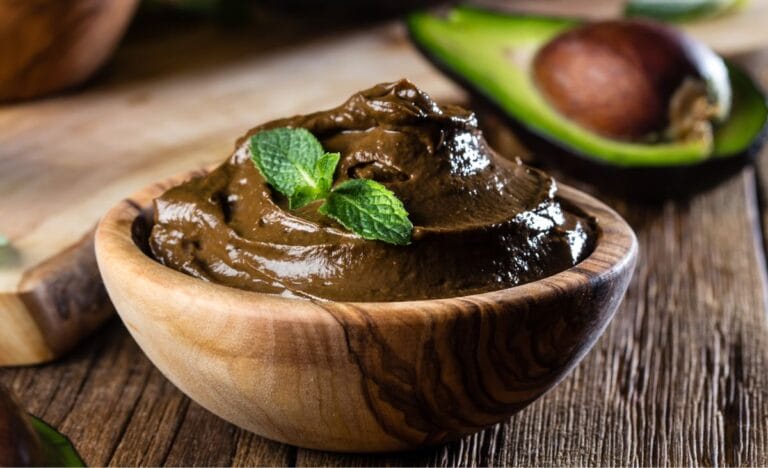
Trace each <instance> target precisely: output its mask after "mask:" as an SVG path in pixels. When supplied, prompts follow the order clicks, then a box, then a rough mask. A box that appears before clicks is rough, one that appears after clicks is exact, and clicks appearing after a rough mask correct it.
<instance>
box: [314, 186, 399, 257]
mask: <svg viewBox="0 0 768 468" xmlns="http://www.w3.org/2000/svg"><path fill="white" fill-rule="evenodd" d="M318 211H319V212H320V214H324V215H326V216H330V217H331V218H333V219H335V220H336V221H338V222H339V223H340V224H341V225H342V226H344V227H345V228H347V229H349V230H350V231H353V232H354V233H356V234H358V235H360V236H361V237H363V238H364V239H374V240H383V241H385V242H389V243H390V244H396V245H408V244H410V243H411V232H412V231H413V224H411V220H409V219H408V212H407V211H405V207H404V206H403V203H402V202H401V201H400V200H398V199H397V197H396V196H395V194H394V193H392V191H391V190H389V189H388V188H386V187H384V186H383V185H381V184H380V183H378V182H376V181H375V180H370V179H350V180H347V181H345V182H342V183H341V184H339V185H338V186H337V187H335V188H334V189H333V191H331V193H330V194H329V195H328V198H326V200H325V202H324V203H323V204H322V205H320V208H318Z"/></svg>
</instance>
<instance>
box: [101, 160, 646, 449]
mask: <svg viewBox="0 0 768 468" xmlns="http://www.w3.org/2000/svg"><path fill="white" fill-rule="evenodd" d="M192 175H200V172H197V173H195V174H187V175H186V176H185V177H177V178H172V179H169V180H167V181H165V182H164V183H160V184H156V185H152V186H150V187H148V188H146V189H144V190H142V191H140V192H138V193H136V194H135V195H133V196H132V197H131V198H129V199H126V200H124V201H122V202H121V203H120V204H119V205H117V206H115V207H114V208H112V210H110V211H109V212H108V213H107V214H106V215H105V216H104V218H103V219H102V220H101V222H100V223H99V225H98V228H97V230H96V256H97V260H98V264H99V268H100V270H101V274H102V276H103V279H104V284H105V285H106V288H107V291H108V292H109V295H110V297H111V299H112V301H113V303H114V305H115V307H116V309H117V311H118V313H119V314H120V317H121V318H122V320H123V321H124V322H125V325H126V327H127V328H128V330H129V331H130V333H131V334H132V335H133V337H134V338H135V339H136V341H137V342H138V344H139V345H140V346H141V348H142V349H143V350H144V352H145V353H146V354H147V356H149V358H150V359H151V360H152V362H153V363H154V364H155V365H156V366H157V367H158V368H159V369H160V370H161V371H162V372H163V374H165V376H166V377H168V379H170V380H171V381H172V382H173V383H174V384H175V385H176V386H178V387H179V388H180V389H181V390H182V391H183V392H185V393H186V394H187V395H189V396H190V397H191V398H192V399H193V400H195V401H196V402H198V403H199V404H201V405H202V406H203V407H205V408H207V409H208V410H210V411H212V412H213V413H215V414H217V415H219V416H221V417H222V418H224V419H226V420H227V421H230V422H232V423H234V424H236V425H238V426H240V427H243V428H245V429H248V430H250V431H253V432H255V433H257V434H259V435H262V436H264V437H268V438H270V439H274V440H278V441H281V442H285V443H289V444H294V445H299V446H302V447H308V448H314V449H324V450H333V451H349V452H373V451H394V450H404V449H412V448H416V447H419V446H423V445H430V444H438V443H442V442H445V441H450V440H454V439H457V438H459V437H461V436H463V435H465V434H468V433H472V432H476V431H479V430H481V429H483V428H484V427H487V426H489V425H492V424H495V423H498V422H501V421H504V420H505V419H507V418H508V417H509V416H510V415H511V414H513V413H515V412H517V411H519V410H521V409H522V408H524V407H526V406H527V405H529V404H530V403H531V402H533V401H534V400H536V399H537V398H538V397H540V396H541V395H542V394H544V393H545V392H546V391H547V390H549V389H550V388H552V387H553V386H554V385H555V384H557V383H558V382H559V381H560V380H561V379H562V378H563V377H564V376H565V375H566V374H567V373H568V371H569V370H570V369H571V368H573V367H574V366H575V365H576V363H578V362H579V360H580V359H581V358H582V357H583V356H584V354H585V353H586V352H587V351H588V350H589V349H590V348H591V347H592V345H593V344H594V343H595V341H596V340H597V338H598V337H599V336H600V334H601V333H602V332H603V330H604V329H605V327H606V325H607V324H608V322H609V321H610V320H611V318H612V316H613V314H614V312H615V310H616V308H617V306H618V305H619V302H620V301H621V299H622V297H623V295H624V292H625V291H626V288H627V284H628V283H629V280H630V277H631V276H632V271H633V269H634V264H635V260H636V257H637V240H636V238H635V235H634V233H633V232H632V229H631V228H630V227H629V226H628V225H627V224H626V222H625V221H624V220H623V219H621V217H620V216H619V215H617V214H616V213H615V212H614V211H612V210H611V209H610V208H608V207H607V206H605V205H604V204H602V203H600V202H599V201H597V200H595V199H594V198H592V197H590V196H588V195H586V194H584V193H581V192H579V191H577V190H575V189H572V188H568V187H564V186H563V187H561V188H560V195H561V197H562V198H564V199H565V200H567V201H570V202H571V203H573V204H575V205H576V206H578V207H580V208H581V209H582V210H584V211H585V212H586V213H588V214H590V215H592V216H594V217H595V218H596V219H597V220H598V226H599V233H598V239H597V245H596V248H595V250H594V251H593V252H592V253H591V254H590V255H589V257H588V258H586V259H585V260H584V261H582V262H581V263H579V264H578V265H576V266H574V267H573V268H570V269H568V270H566V271H563V272H561V273H558V274H556V275H554V276H550V277H547V278H544V279H542V280H539V281H535V282H532V283H528V284H524V285H521V286H516V287H513V288H508V289H503V290H499V291H494V292H489V293H484V294H477V295H472V296H464V297H455V298H449V299H436V300H420V301H408V302H378V303H377V302H367V303H345V302H331V301H328V302H324V301H310V300H301V299H289V298H283V297H278V296H274V295H267V294H260V293H255V292H250V291H244V290H239V289H235V288H230V287H227V286H222V285H218V284H212V283H209V282H206V281H202V280H200V279H197V278H194V277H191V276H188V275H185V274H182V273H179V272H177V271H175V270H172V269H170V268H168V267H165V266H163V265H161V264H160V263H158V262H156V261H155V260H153V259H152V258H150V257H149V256H148V254H147V251H148V249H147V236H148V232H149V229H150V228H151V223H152V203H151V202H152V199H153V198H155V197H157V196H159V195H160V194H161V193H163V192H164V191H165V190H166V189H167V188H170V187H172V186H175V185H177V184H178V183H180V182H181V181H183V180H185V179H187V178H188V177H190V176H192Z"/></svg>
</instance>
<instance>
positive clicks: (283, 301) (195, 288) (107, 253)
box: [95, 166, 638, 315]
mask: <svg viewBox="0 0 768 468" xmlns="http://www.w3.org/2000/svg"><path fill="white" fill-rule="evenodd" d="M212 167H215V166H210V167H208V168H201V169H197V170H192V171H187V172H184V173H182V174H178V175H175V176H172V177H169V178H167V179H165V180H163V181H160V182H157V183H154V184H151V185H148V186H146V187H144V188H143V189H141V190H139V191H137V192H135V193H134V194H133V195H131V196H129V197H127V198H125V199H123V200H121V201H120V202H119V203H118V204H116V205H115V206H114V207H112V208H111V209H110V210H109V211H108V212H107V213H106V214H105V215H104V216H103V217H102V218H101V220H100V221H99V223H98V225H97V228H96V233H95V251H96V257H97V261H98V264H99V270H100V271H101V272H102V275H103V274H104V269H105V268H107V266H106V263H107V261H108V260H107V258H106V257H109V261H114V260H115V259H117V260H118V261H120V262H121V263H123V264H124V265H121V266H128V267H130V268H131V269H132V271H133V272H134V273H136V274H138V275H139V276H147V277H148V276H154V281H153V282H154V283H161V284H163V285H169V284H171V285H173V286H174V288H180V289H183V290H185V291H186V292H187V293H189V295H195V294H200V293H201V290H206V289H207V290H209V291H210V292H211V293H212V294H213V295H215V296H217V297H222V296H230V297H231V298H233V299H235V298H239V299H240V300H242V301H244V302H247V303H250V302H253V301H260V302H261V301H267V302H269V303H271V304H273V305H283V306H293V307H292V308H293V309H304V307H302V305H314V306H320V308H324V307H323V305H327V304H334V305H337V306H341V307H350V308H353V309H361V308H362V309H364V310H366V311H371V312H374V311H390V312H391V311H393V310H394V311H408V310H410V311H415V310H421V309H424V308H425V306H428V305H429V306H433V305H440V304H442V305H453V306H455V305H456V304H460V303H465V302H466V303H474V304H477V303H485V302H488V303H499V302H501V303H504V302H515V301H520V300H521V299H523V300H524V299H526V298H532V297H536V298H540V297H541V296H542V295H547V292H549V294H550V295H551V294H557V292H558V291H561V290H562V289H563V288H564V287H565V288H568V287H573V286H578V285H584V284H587V283H588V284H593V283H594V281H600V280H607V279H610V278H612V277H615V276H618V275H620V274H621V273H622V272H623V271H625V270H626V269H634V266H635V262H636V258H637V252H638V243H637V237H636V236H635V233H634V231H633V230H632V228H631V227H630V226H629V224H627V222H626V221H625V220H624V219H623V218H622V217H621V216H620V215H619V214H618V213H616V212H615V211H614V210H613V209H611V208H610V207H608V206H607V205H605V204H604V203H603V202H601V201H599V200H597V199H596V198H594V197H592V196H591V195H588V194H586V193H584V192H582V191H580V190H577V189H575V188H572V187H569V186H567V185H564V184H559V183H558V191H557V195H558V196H559V197H560V198H563V199H565V200H566V201H568V202H570V203H572V204H574V205H575V206H577V207H578V208H580V209H581V210H583V211H584V212H585V213H586V214H588V215H590V216H592V217H594V218H595V219H596V220H597V226H598V229H599V232H598V237H597V242H596V245H595V248H594V250H593V251H592V252H591V253H590V254H589V255H588V256H587V258H585V259H583V260H582V261H581V262H579V263H577V264H576V265H574V266H572V267H570V268H568V269H567V270H563V271H560V272H558V273H555V274H554V275H550V276H547V277H544V278H541V279H538V280H536V281H532V282H529V283H525V284H521V285H516V286H512V287H509V288H503V289H498V290H493V291H487V292H483V293H476V294H470V295H463V296H451V297H445V298H434V299H416V300H404V301H370V302H352V301H333V300H325V299H304V298H292V297H283V296H279V295H275V294H268V293H261V292H256V291H249V290H244V289H239V288H234V287H232V286H226V285H222V284H218V283H213V282H208V281H204V280H202V279H200V278H195V277H193V276H190V275H187V274H184V273H182V272H179V271H177V270H174V269H172V268H170V267H167V266H165V265H163V264H161V263H159V262H157V261H156V260H154V259H153V258H151V257H149V256H148V255H147V254H146V253H144V251H143V250H142V249H141V248H140V247H139V246H138V245H136V243H135V241H134V239H133V232H132V231H133V224H134V221H135V220H136V218H137V217H138V216H139V215H141V213H142V212H143V211H144V210H146V209H148V207H149V206H150V205H151V204H152V201H153V200H154V199H155V198H156V197H158V196H159V195H161V194H162V193H163V192H165V191H166V190H167V189H169V188H171V187H174V186H176V185H178V184H180V183H182V182H184V181H187V180H189V179H191V178H194V177H199V176H203V175H205V174H207V173H208V172H209V171H210V169H211V168H212ZM114 267H115V265H109V266H108V268H114ZM139 279H140V278H139ZM107 286H109V285H107ZM542 286H546V287H542ZM108 289H109V288H108ZM288 308H289V309H290V308H291V307H288ZM245 313H248V312H245ZM291 315H293V314H291Z"/></svg>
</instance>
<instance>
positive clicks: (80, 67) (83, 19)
mask: <svg viewBox="0 0 768 468" xmlns="http://www.w3.org/2000/svg"><path fill="white" fill-rule="evenodd" d="M137 3H138V0H68V1H61V0H0V101H9V100H17V99H25V98H31V97H36V96H40V95H43V94H48V93H51V92H54V91H58V90H61V89H64V88H67V87H70V86H74V85H76V84H79V83H81V82H83V81H84V80H86V79H87V78H89V77H90V76H91V75H92V74H93V73H94V72H95V71H96V70H98V69H99V67H101V65H102V64H103V63H104V62H105V61H106V60H107V58H109V56H110V55H111V54H112V52H113V51H114V49H115V46H116V45H117V42H118V41H119V40H120V38H121V37H122V36H123V33H124V32H125V29H126V27H127V26H128V23H129V21H130V19H131V17H132V16H133V13H134V11H135V10H136V5H137Z"/></svg>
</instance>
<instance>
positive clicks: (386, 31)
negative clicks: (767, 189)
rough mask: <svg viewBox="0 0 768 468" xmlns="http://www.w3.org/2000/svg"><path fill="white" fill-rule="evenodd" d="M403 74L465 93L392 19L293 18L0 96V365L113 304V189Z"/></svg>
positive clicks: (161, 174)
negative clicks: (346, 23) (341, 26)
mask: <svg viewBox="0 0 768 468" xmlns="http://www.w3.org/2000/svg"><path fill="white" fill-rule="evenodd" d="M560 3H562V2H560ZM753 4H754V5H758V6H761V8H762V6H764V5H765V4H766V3H765V0H753ZM760 29H761V30H762V29H764V30H765V31H762V32H760V33H759V34H762V36H758V37H763V38H764V33H765V32H766V31H768V28H760ZM752 31H753V33H754V34H758V32H756V31H754V29H753V30H752ZM738 34H740V35H744V34H745V32H744V30H743V29H741V30H739V31H738ZM764 39H765V38H764ZM716 40H717V39H716V38H715V41H716ZM765 42H768V39H765ZM402 77H406V78H409V79H411V80H412V81H414V82H415V83H416V84H417V85H418V86H420V87H422V88H423V89H425V90H426V91H427V92H429V93H431V94H432V95H433V96H434V97H436V98H437V99H439V100H457V99H461V98H462V97H463V95H462V92H461V90H460V89H459V88H458V87H456V86H455V85H453V84H452V83H450V82H449V81H448V80H447V79H445V78H443V77H442V75H440V74H439V73H437V72H436V71H435V70H434V69H432V68H431V67H430V66H429V65H428V64H427V63H426V62H425V61H424V60H423V59H422V58H421V57H420V55H419V54H418V53H417V52H416V51H415V50H414V49H413V48H412V46H410V44H409V43H408V41H407V39H406V37H405V34H404V31H403V29H402V26H400V25H398V24H394V23H393V24H388V25H384V26H379V27H374V28H370V27H369V28H358V29H356V30H355V29H348V30H346V31H338V29H337V30H336V32H334V33H332V34H325V35H322V34H321V35H320V36H318V35H317V34H316V31H310V30H309V29H308V28H306V26H302V25H301V24H298V25H297V24H293V23H290V22H289V23H288V24H285V23H279V22H274V23H271V24H270V25H269V26H268V27H264V26H263V25H262V26H260V27H258V28H251V29H249V30H247V31H239V32H230V31H227V30H224V29H221V28H215V27H211V26H204V27H197V26H195V27H193V28H191V29H190V28H186V29H184V30H181V31H179V30H177V29H166V28H163V29H162V30H159V32H156V33H153V34H149V35H144V36H133V37H131V36H129V37H128V38H127V40H126V41H125V42H124V43H123V45H122V46H121V47H120V48H119V49H118V51H117V54H116V56H115V58H114V60H113V61H112V63H111V65H110V66H109V67H108V68H107V70H106V71H105V72H103V73H102V75H101V76H100V77H99V78H97V79H96V80H95V81H94V82H93V83H91V84H90V85H89V86H87V87H85V88H83V89H81V90H79V91H77V92H71V93H68V94H66V95H62V96H59V97H55V98H52V99H46V100H39V101H33V102H27V103H23V104H16V105H7V106H4V107H0V234H2V235H4V236H6V237H7V238H8V239H9V240H10V247H6V248H3V249H0V365H19V364H30V363H36V362H42V361H46V360H50V359H53V358H55V357H57V356H60V355H61V354H63V353H66V352H67V351H68V350H69V349H71V348H72V347H73V346H74V345H75V344H77V342H78V341H79V340H80V339H81V338H82V337H83V336H85V335H87V334H89V333H90V332H92V331H93V330H94V329H95V328H96V327H97V326H98V325H99V324H100V323H101V322H103V321H104V320H105V318H107V317H109V316H110V315H111V314H112V307H111V305H110V304H109V300H108V298H107V296H106V294H105V292H104V289H103V287H102V285H101V281H100V279H99V275H98V271H97V268H96V264H95V261H94V256H93V244H92V238H91V234H92V229H93V227H94V225H95V224H96V222H97V221H98V219H99V216H100V215H101V214H102V213H104V212H105V210H107V209H108V208H109V207H111V206H112V205H114V204H115V203H117V202H118V201H119V200H120V199H122V198H124V197H126V196H128V195H130V194H131V193H132V192H134V191H136V190H138V189H140V188H141V187H143V186H145V185H147V184H150V183H152V182H153V181H157V180H161V179H164V178H166V177H168V176H170V175H173V174H175V173H180V172H185V171H188V170H190V169H193V168H196V167H202V166H205V165H208V164H211V163H214V162H217V161H221V160H223V159H225V158H226V157H227V155H228V152H229V151H230V150H231V148H232V146H233V143H234V141H235V139H236V138H237V137H238V136H240V135H241V134H243V133H244V132H245V131H246V130H247V129H248V128H250V127H252V126H254V125H256V124H259V123H261V122H264V121H266V120H269V119H273V118H277V117H281V116H286V115H291V114H294V113H299V112H302V113H303V112H309V111H312V110H319V109H322V108H327V107H330V106H335V105H337V104H339V103H340V102H341V101H343V100H344V99H345V98H346V97H348V96H349V95H350V94H351V93H353V92H354V91H356V90H359V89H363V88H366V87H369V86H371V85H373V84H375V83H378V82H382V81H391V80H396V79H399V78H402Z"/></svg>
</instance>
